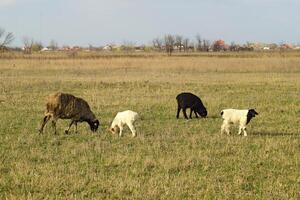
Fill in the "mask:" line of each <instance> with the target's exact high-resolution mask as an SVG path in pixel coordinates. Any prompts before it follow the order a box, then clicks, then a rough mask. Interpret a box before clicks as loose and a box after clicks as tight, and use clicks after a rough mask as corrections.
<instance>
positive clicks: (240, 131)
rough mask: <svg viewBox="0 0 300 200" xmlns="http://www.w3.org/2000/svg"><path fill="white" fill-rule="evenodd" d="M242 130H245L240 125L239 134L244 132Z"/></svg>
mask: <svg viewBox="0 0 300 200" xmlns="http://www.w3.org/2000/svg"><path fill="white" fill-rule="evenodd" d="M242 131H243V128H242V127H241V126H240V127H239V132H238V135H241V134H242Z"/></svg>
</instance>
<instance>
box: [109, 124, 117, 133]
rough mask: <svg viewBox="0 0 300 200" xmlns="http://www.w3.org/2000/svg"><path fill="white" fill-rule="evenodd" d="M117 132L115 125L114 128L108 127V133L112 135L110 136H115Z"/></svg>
mask: <svg viewBox="0 0 300 200" xmlns="http://www.w3.org/2000/svg"><path fill="white" fill-rule="evenodd" d="M118 130H119V127H118V126H117V125H115V126H114V127H110V129H109V131H110V132H111V133H112V134H116V133H117V132H118Z"/></svg>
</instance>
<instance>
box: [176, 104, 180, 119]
mask: <svg viewBox="0 0 300 200" xmlns="http://www.w3.org/2000/svg"><path fill="white" fill-rule="evenodd" d="M180 110H181V108H180V106H179V105H178V108H177V115H176V118H177V119H178V118H179V113H180Z"/></svg>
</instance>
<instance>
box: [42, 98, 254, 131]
mask: <svg viewBox="0 0 300 200" xmlns="http://www.w3.org/2000/svg"><path fill="white" fill-rule="evenodd" d="M176 100H177V105H178V109H177V115H176V117H177V118H179V113H180V111H181V109H182V112H183V115H184V117H185V118H186V119H188V117H187V114H186V110H187V109H188V108H189V109H190V116H189V117H190V118H191V119H192V114H193V113H194V114H195V116H196V118H198V117H199V116H201V117H206V116H207V110H206V108H205V106H204V105H203V103H202V101H201V99H200V98H199V97H197V96H196V95H194V94H192V93H181V94H179V95H177V97H176ZM198 115H199V116H198ZM255 115H258V113H257V112H256V111H255V110H254V109H246V110H238V109H225V110H222V111H221V116H222V118H223V124H222V126H221V133H222V134H223V133H224V132H225V133H227V134H228V135H229V134H230V130H229V129H230V125H231V124H238V125H239V132H238V134H239V135H240V134H242V132H243V133H244V136H247V132H246V125H247V124H248V123H249V122H250V120H251V119H252V118H253V117H255ZM50 119H52V125H53V127H54V133H55V134H56V121H57V120H58V119H71V123H70V125H69V127H68V128H67V129H66V130H65V133H66V134H68V133H69V131H70V128H71V127H72V125H75V131H76V132H77V123H78V122H87V123H88V124H89V126H90V129H91V131H93V132H96V131H97V129H98V127H99V125H100V122H99V120H98V119H97V118H96V116H95V115H94V113H93V112H92V111H91V108H90V106H89V104H88V103H87V102H86V101H85V100H84V99H82V98H79V97H75V96H74V95H72V94H66V93H55V94H53V95H50V96H49V98H48V100H47V103H46V112H45V115H44V119H43V122H42V125H41V128H40V129H39V132H40V133H43V129H44V127H45V125H46V124H47V122H48V121H49V120H50ZM137 119H139V115H138V114H137V113H136V112H133V111H131V110H126V111H123V112H118V113H117V115H116V116H115V118H114V120H113V122H112V123H111V126H110V128H109V130H110V131H111V132H112V133H114V134H115V133H117V132H119V136H122V131H123V127H124V125H127V126H128V127H129V129H130V130H131V133H132V136H133V137H136V129H135V127H134V123H135V121H136V120H137Z"/></svg>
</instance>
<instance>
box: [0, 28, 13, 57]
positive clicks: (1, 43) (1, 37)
mask: <svg viewBox="0 0 300 200" xmlns="http://www.w3.org/2000/svg"><path fill="white" fill-rule="evenodd" d="M14 39H15V37H14V35H13V33H11V32H8V33H6V31H5V30H4V29H2V28H0V50H2V51H4V50H5V49H7V46H8V45H10V44H11V43H12V41H13V40H14Z"/></svg>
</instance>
